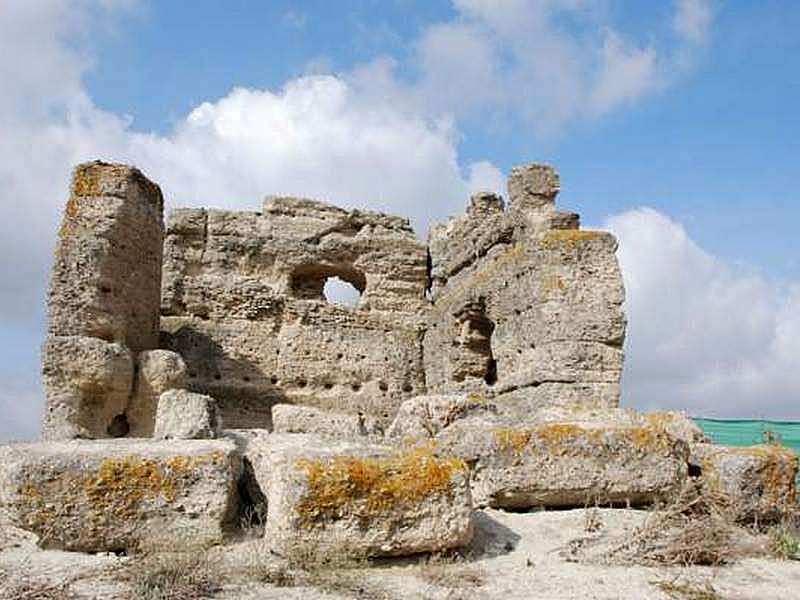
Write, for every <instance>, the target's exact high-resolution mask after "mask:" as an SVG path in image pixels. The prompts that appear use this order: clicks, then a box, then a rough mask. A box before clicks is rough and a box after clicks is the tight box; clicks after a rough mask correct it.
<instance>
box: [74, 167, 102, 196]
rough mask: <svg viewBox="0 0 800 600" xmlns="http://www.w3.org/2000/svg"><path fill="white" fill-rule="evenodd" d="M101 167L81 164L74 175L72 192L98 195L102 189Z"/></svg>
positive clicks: (76, 194)
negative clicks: (100, 183)
mask: <svg viewBox="0 0 800 600" xmlns="http://www.w3.org/2000/svg"><path fill="white" fill-rule="evenodd" d="M99 182H100V167H99V166H98V165H94V164H87V165H81V166H79V167H78V168H77V169H75V173H74V174H73V176H72V193H73V194H74V195H75V196H97V194H98V192H99V189H100V185H99Z"/></svg>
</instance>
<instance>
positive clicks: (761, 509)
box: [689, 444, 798, 521]
mask: <svg viewBox="0 0 800 600" xmlns="http://www.w3.org/2000/svg"><path fill="white" fill-rule="evenodd" d="M689 462H690V463H691V465H692V466H693V467H694V471H695V472H696V473H697V474H698V476H700V477H701V478H702V481H703V485H704V486H708V487H709V488H710V489H711V490H713V491H717V492H722V493H723V494H725V495H726V496H728V498H729V499H730V501H731V505H732V507H733V509H734V511H735V513H736V516H737V518H739V519H740V520H742V521H752V520H753V519H757V520H761V521H769V520H773V519H778V518H780V517H782V516H783V515H785V514H787V513H788V512H789V511H790V510H793V507H794V506H795V502H796V493H797V490H796V477H797V468H798V465H797V463H798V458H797V455H796V454H795V453H794V452H792V451H791V450H789V449H788V448H783V447H781V446H771V445H761V446H752V447H749V448H730V447H727V446H718V445H715V444H692V445H691V456H690V461H689Z"/></svg>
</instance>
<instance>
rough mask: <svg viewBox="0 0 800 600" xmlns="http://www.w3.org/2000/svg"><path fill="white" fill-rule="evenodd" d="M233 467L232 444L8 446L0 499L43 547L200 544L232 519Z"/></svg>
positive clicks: (0, 453) (236, 462)
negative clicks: (143, 543) (36, 536)
mask: <svg viewBox="0 0 800 600" xmlns="http://www.w3.org/2000/svg"><path fill="white" fill-rule="evenodd" d="M240 464H241V458H240V456H239V454H238V453H237V452H236V450H235V446H234V444H233V443H232V442H230V441H182V442H154V441H153V440H147V441H145V440H131V439H121V440H89V441H71V442H47V443H28V444H12V445H7V446H2V447H0V504H1V505H2V506H3V509H4V510H5V511H6V513H7V514H8V516H9V518H10V520H11V522H12V524H13V525H14V526H16V527H19V528H21V529H25V530H27V531H31V532H34V533H36V534H37V535H38V536H39V539H40V544H41V545H42V546H44V547H47V548H56V549H61V550H74V551H81V552H118V551H122V550H124V551H134V550H135V549H136V548H137V547H138V546H139V545H140V544H141V543H142V542H146V543H148V544H151V545H152V544H155V545H156V546H158V547H161V548H169V547H171V546H175V547H181V546H183V547H185V546H187V545H197V546H201V545H204V544H211V543H218V542H220V541H222V537H223V532H224V528H225V526H226V525H227V523H228V522H229V521H230V520H231V519H232V518H233V517H234V512H235V508H236V481H237V478H238V476H239V471H240Z"/></svg>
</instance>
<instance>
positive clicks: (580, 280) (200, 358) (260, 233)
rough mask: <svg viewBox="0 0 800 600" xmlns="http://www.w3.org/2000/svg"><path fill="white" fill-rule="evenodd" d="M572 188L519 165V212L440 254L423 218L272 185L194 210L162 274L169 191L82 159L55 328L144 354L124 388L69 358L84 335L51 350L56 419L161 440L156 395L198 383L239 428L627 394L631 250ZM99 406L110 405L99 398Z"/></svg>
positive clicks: (515, 201) (124, 377) (186, 213)
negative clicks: (624, 371)
mask: <svg viewBox="0 0 800 600" xmlns="http://www.w3.org/2000/svg"><path fill="white" fill-rule="evenodd" d="M559 185H560V184H559V179H558V174H557V173H556V172H555V171H554V170H553V169H552V168H551V167H548V166H546V165H535V164H534V165H526V166H524V167H517V168H515V169H513V170H512V172H511V176H510V178H509V184H508V189H509V205H508V208H507V209H506V206H505V204H504V202H503V200H502V199H501V198H500V197H499V196H496V195H494V194H489V193H480V194H476V195H474V196H473V197H472V199H471V202H470V206H469V207H468V209H467V212H466V214H465V215H464V216H462V217H458V218H455V219H451V220H450V221H448V222H447V223H446V224H444V225H441V226H439V227H436V228H434V229H433V230H432V232H431V234H430V239H429V245H428V247H426V246H424V245H423V244H420V243H419V242H418V241H417V239H416V237H415V235H414V232H413V231H412V230H411V228H410V226H409V224H408V221H407V220H406V219H401V218H398V217H392V216H387V215H383V214H378V213H372V212H364V211H358V210H354V211H345V210H342V209H339V208H336V207H333V206H330V205H327V204H324V203H321V202H315V201H311V200H303V199H297V198H283V197H271V198H268V199H267V200H266V201H265V202H264V206H263V209H262V210H261V211H260V212H230V211H219V210H205V209H179V210H175V211H173V212H172V213H171V215H170V217H169V220H168V225H167V229H166V237H165V238H164V244H163V274H164V277H163V282H162V281H161V279H160V277H161V271H162V270H161V268H160V266H159V265H160V257H161V239H162V225H161V205H162V200H161V195H160V192H159V191H158V188H157V186H155V185H154V184H152V183H150V182H148V181H147V180H146V179H145V178H144V177H143V176H142V175H141V173H139V172H138V171H137V170H135V169H131V168H128V167H123V166H120V165H108V164H104V163H89V164H86V165H82V166H80V167H78V168H77V169H76V172H75V176H74V181H73V185H72V196H71V197H70V201H69V203H68V206H67V210H66V216H65V219H64V225H63V226H62V232H61V240H62V241H61V243H60V245H59V250H58V254H57V257H56V265H55V267H54V271H53V282H52V284H51V295H50V314H51V321H50V329H49V334H50V336H51V338H52V339H53V340H55V339H56V338H62V337H65V336H69V337H75V336H78V337H85V338H88V339H98V340H102V341H103V342H105V343H108V344H120V345H121V347H122V348H123V349H126V350H127V351H129V352H130V354H131V355H132V356H134V357H136V361H137V362H136V364H134V373H136V377H135V381H134V378H132V377H131V375H130V365H129V364H127V363H126V364H125V365H123V362H122V361H118V362H119V365H118V366H119V369H120V370H119V372H118V373H117V374H116V375H115V376H114V377H110V380H113V386H111V387H109V388H108V389H99V388H97V386H96V385H93V386H92V389H91V391H90V392H87V391H85V388H86V386H85V385H83V384H82V383H81V382H80V381H78V382H77V383H76V381H75V380H76V377H78V375H79V373H78V375H72V376H67V375H68V374H69V367H68V365H64V364H62V362H61V361H63V360H65V359H67V357H66V356H65V355H63V354H60V353H59V352H61V351H60V350H59V348H61V347H62V346H64V344H66V342H62V343H61V344H60V345H59V343H56V342H52V343H48V344H47V345H46V347H45V353H44V360H45V365H44V370H45V372H46V374H47V376H46V380H47V384H48V397H49V398H50V401H49V412H48V415H49V416H48V417H47V419H46V423H47V427H46V430H47V431H48V432H50V434H49V435H50V437H54V438H58V437H66V438H68V437H76V436H79V437H106V436H119V435H126V434H127V435H131V436H148V435H151V434H152V432H153V425H154V420H155V409H156V403H157V398H158V397H159V396H160V395H161V394H163V393H164V392H165V391H167V390H169V389H176V388H184V387H185V388H186V389H189V390H190V391H193V392H197V393H201V394H207V395H209V396H211V397H213V398H215V399H216V400H217V402H218V403H219V408H220V412H221V414H222V417H223V420H224V422H225V424H226V426H227V427H233V428H238V427H256V428H259V427H263V428H270V427H271V426H272V410H271V409H272V407H273V406H274V405H276V404H293V405H298V406H306V407H313V408H316V409H319V410H320V411H324V412H321V413H319V414H320V415H323V414H326V413H336V414H339V415H344V416H346V418H356V417H358V418H363V419H364V420H365V422H367V421H368V422H369V423H371V424H373V423H374V427H373V426H372V425H370V429H374V430H375V431H380V430H385V429H386V428H387V427H388V426H389V424H390V423H391V422H392V420H393V418H394V417H395V415H396V413H397V410H398V408H399V407H400V405H401V403H402V402H403V401H404V400H406V399H409V398H413V397H414V396H419V395H424V394H439V395H448V394H456V395H457V394H465V393H477V394H479V395H480V396H481V397H485V398H488V399H493V400H494V401H495V402H496V403H497V404H498V406H501V405H503V404H510V405H515V406H517V405H520V406H521V405H523V404H524V405H526V406H527V407H528V409H529V410H538V409H539V408H541V407H543V406H548V405H563V404H580V405H583V406H585V407H598V406H607V407H613V406H616V405H617V403H618V400H619V379H620V373H621V368H622V358H623V356H622V344H623V340H624V335H625V319H624V315H623V313H622V309H621V304H622V301H623V296H624V293H623V288H622V280H621V277H620V273H619V268H618V266H617V262H616V259H615V257H614V252H615V249H616V242H615V240H614V238H613V237H612V236H611V235H610V234H607V233H602V232H593V231H580V230H578V217H577V215H575V214H573V213H566V212H561V211H558V210H556V208H555V204H554V202H555V197H556V194H557V193H558V190H559ZM331 278H340V279H342V280H344V281H347V282H349V283H351V284H352V285H353V286H354V287H355V288H356V289H357V290H358V291H359V292H360V293H361V296H360V299H359V301H358V303H357V305H356V306H353V307H348V306H343V305H337V304H335V303H331V302H327V301H326V299H325V297H324V286H325V284H326V282H327V281H328V280H329V279H331ZM159 286H160V303H159V302H158V298H157V296H158V292H157V290H158V289H159ZM157 304H160V307H157ZM159 310H160V313H161V317H160V323H159V317H158V314H157V313H158V311H159ZM159 325H160V332H161V335H160V338H159V339H157V332H158V330H159ZM159 345H160V346H161V349H156V348H158V346H159ZM108 352H110V350H109V351H108ZM108 352H106V353H108ZM96 353H97V351H95V354H96ZM114 364H117V363H114ZM65 374H67V375H65ZM78 378H79V377H78ZM107 379H109V378H107ZM125 389H127V394H128V402H127V403H126V402H125V400H124V396H125V393H126V392H125ZM87 394H88V395H87ZM99 398H106V400H104V401H103V402H105V404H104V406H103V407H102V409H101V410H94V409H93V410H89V411H87V410H84V407H86V406H90V405H92V403H97V402H98V401H99V400H98V399H99ZM445 404H447V402H445ZM418 408H419V407H418ZM84 414H90V415H91V418H84V417H79V416H76V415H84ZM307 417H308V415H305V417H304V416H302V415H299V414H298V415H297V418H298V419H300V420H301V421H302V420H303V419H305V421H307V422H306V425H302V426H301V427H300V429H303V428H304V427H306V428H308V429H312V430H314V428H317V430H318V425H320V423H321V421H320V420H319V419H317V421H318V422H317V425H313V424H310V423H311V422H310V421H308V418H307ZM281 429H283V430H287V431H294V430H296V429H297V428H295V427H293V426H292V425H291V424H288V423H285V422H284V423H282V424H281ZM395 429H397V428H395Z"/></svg>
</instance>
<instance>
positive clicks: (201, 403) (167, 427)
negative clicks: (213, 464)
mask: <svg viewBox="0 0 800 600" xmlns="http://www.w3.org/2000/svg"><path fill="white" fill-rule="evenodd" d="M221 430H222V420H221V419H220V416H219V411H218V410H217V401H216V400H214V398H212V397H211V396H206V395H205V394H195V393H193V392H188V391H186V390H168V391H166V392H164V393H163V394H161V397H160V398H159V399H158V410H157V412H156V426H155V433H154V434H153V435H154V437H156V438H157V439H162V440H168V439H173V440H205V439H213V438H216V437H219V433H220V431H221Z"/></svg>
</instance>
